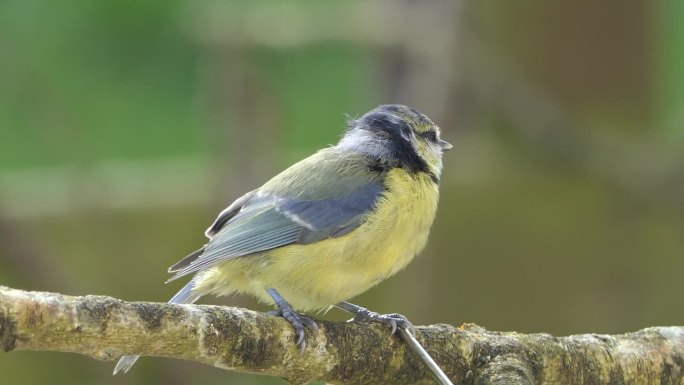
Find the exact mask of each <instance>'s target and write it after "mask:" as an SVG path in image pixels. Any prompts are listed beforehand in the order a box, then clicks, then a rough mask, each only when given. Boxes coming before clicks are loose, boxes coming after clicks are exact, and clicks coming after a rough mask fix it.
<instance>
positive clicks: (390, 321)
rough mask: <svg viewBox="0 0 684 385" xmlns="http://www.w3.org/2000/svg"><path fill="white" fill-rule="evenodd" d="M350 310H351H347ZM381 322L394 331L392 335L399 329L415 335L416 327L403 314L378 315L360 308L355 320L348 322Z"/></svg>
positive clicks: (356, 312)
mask: <svg viewBox="0 0 684 385" xmlns="http://www.w3.org/2000/svg"><path fill="white" fill-rule="evenodd" d="M347 310H349V309H347ZM368 321H372V322H380V323H383V324H385V325H387V326H389V327H390V328H391V329H392V334H395V333H396V332H397V328H402V329H404V330H406V331H408V332H409V333H411V334H414V335H415V331H416V329H415V327H414V326H413V324H412V323H411V321H409V320H408V318H406V317H404V316H403V315H401V314H397V313H391V314H378V313H376V312H373V311H370V310H368V309H366V308H362V307H360V306H359V307H358V308H355V309H354V318H352V319H350V320H349V321H348V322H368Z"/></svg>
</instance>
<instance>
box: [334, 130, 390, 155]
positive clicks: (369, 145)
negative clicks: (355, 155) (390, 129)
mask: <svg viewBox="0 0 684 385" xmlns="http://www.w3.org/2000/svg"><path fill="white" fill-rule="evenodd" d="M337 148H339V149H340V150H344V151H350V152H360V153H363V154H368V155H372V156H376V157H380V158H382V157H386V156H388V155H389V154H390V153H389V149H388V144H387V141H386V140H383V139H381V138H378V137H376V136H374V135H373V134H372V133H370V132H367V131H364V130H361V129H355V130H351V131H349V132H347V134H346V135H345V136H344V137H343V138H342V140H340V142H339V143H338V144H337Z"/></svg>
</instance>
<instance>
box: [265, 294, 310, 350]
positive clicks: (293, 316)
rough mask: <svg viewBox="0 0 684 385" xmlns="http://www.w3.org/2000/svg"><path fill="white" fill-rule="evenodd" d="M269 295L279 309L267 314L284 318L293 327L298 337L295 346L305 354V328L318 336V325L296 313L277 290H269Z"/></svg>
mask: <svg viewBox="0 0 684 385" xmlns="http://www.w3.org/2000/svg"><path fill="white" fill-rule="evenodd" d="M269 294H271V296H272V297H273V299H274V300H275V302H276V306H278V309H277V310H274V311H269V312H267V314H269V315H274V316H280V317H283V318H285V319H286V320H287V321H288V322H289V323H290V324H291V325H292V327H293V328H294V332H295V337H296V341H295V346H298V347H299V351H300V353H302V354H303V353H304V350H305V349H306V335H305V333H304V328H307V327H308V328H309V329H311V331H313V332H314V334H318V325H317V324H316V322H315V321H314V320H313V319H311V318H309V317H307V316H304V315H301V314H299V313H297V312H295V311H294V309H293V308H292V306H291V305H290V304H289V303H287V302H286V301H285V300H284V299H283V298H282V297H280V295H279V294H278V293H277V292H276V291H275V290H273V289H269Z"/></svg>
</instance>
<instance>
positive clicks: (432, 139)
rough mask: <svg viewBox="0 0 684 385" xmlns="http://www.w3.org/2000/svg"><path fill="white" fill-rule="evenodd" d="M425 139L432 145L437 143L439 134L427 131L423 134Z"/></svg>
mask: <svg viewBox="0 0 684 385" xmlns="http://www.w3.org/2000/svg"><path fill="white" fill-rule="evenodd" d="M423 138H425V139H427V140H428V141H430V142H432V143H437V133H436V132H434V131H426V132H424V133H423Z"/></svg>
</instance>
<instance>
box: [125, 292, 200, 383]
mask: <svg viewBox="0 0 684 385" xmlns="http://www.w3.org/2000/svg"><path fill="white" fill-rule="evenodd" d="M194 288H195V285H194V283H193V281H190V282H188V284H187V285H185V286H183V288H182V289H180V291H178V293H176V295H174V296H173V298H171V299H170V300H169V303H175V304H183V303H194V302H195V301H197V300H198V299H199V298H200V297H201V296H200V295H198V294H196V293H193V292H192V289H194ZM138 358H140V356H137V355H130V356H123V357H121V358H120V359H119V362H117V363H116V366H115V367H114V374H115V375H116V374H118V373H119V372H122V373H127V372H128V371H129V370H130V369H131V367H133V364H135V362H136V361H137V360H138Z"/></svg>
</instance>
